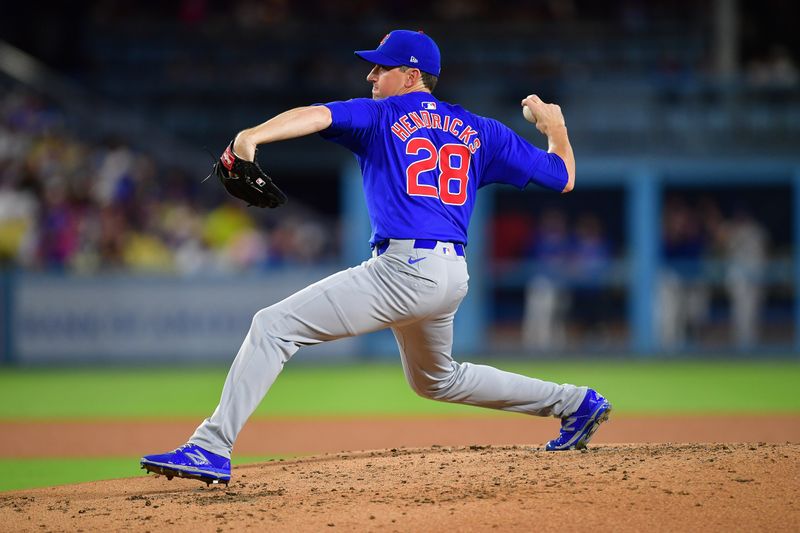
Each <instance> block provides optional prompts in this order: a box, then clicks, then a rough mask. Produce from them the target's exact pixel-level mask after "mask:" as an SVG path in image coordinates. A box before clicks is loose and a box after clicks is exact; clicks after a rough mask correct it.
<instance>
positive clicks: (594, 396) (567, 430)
mask: <svg viewBox="0 0 800 533" xmlns="http://www.w3.org/2000/svg"><path fill="white" fill-rule="evenodd" d="M609 414H611V404H610V403H609V402H608V400H606V399H605V398H603V397H602V396H601V395H600V394H598V393H597V391H594V390H592V389H589V390H587V391H586V397H584V399H583V401H582V402H581V405H580V407H578V410H577V411H575V412H574V413H572V414H571V415H570V416H565V417H564V418H562V419H561V434H560V435H559V436H558V438H556V439H553V440H551V441H550V442H548V443H547V446H546V447H545V449H546V450H547V451H549V452H554V451H560V450H582V449H583V448H586V445H587V444H589V441H590V440H591V438H592V435H594V432H595V431H597V428H599V427H600V424H602V423H603V422H605V421H606V420H608V415H609Z"/></svg>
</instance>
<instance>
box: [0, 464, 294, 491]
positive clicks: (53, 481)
mask: <svg viewBox="0 0 800 533" xmlns="http://www.w3.org/2000/svg"><path fill="white" fill-rule="evenodd" d="M281 457H285V456H269V457H236V458H234V459H233V464H234V465H242V464H248V463H262V462H265V461H269V460H273V459H279V458H281ZM0 470H2V472H3V476H2V477H0V492H2V491H8V490H21V489H32V488H36V487H50V486H55V485H67V484H72V483H82V482H84V481H98V480H101V479H119V478H126V477H137V476H144V475H145V472H144V470H142V469H140V468H139V458H138V457H104V458H89V459H0Z"/></svg>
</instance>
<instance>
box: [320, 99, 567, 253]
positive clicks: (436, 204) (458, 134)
mask: <svg viewBox="0 0 800 533" xmlns="http://www.w3.org/2000/svg"><path fill="white" fill-rule="evenodd" d="M325 105H326V106H327V107H328V109H330V111H331V115H332V117H333V122H332V123H331V125H330V127H328V128H327V129H325V130H323V131H322V132H320V134H321V135H322V136H323V137H324V138H326V139H328V140H330V141H333V142H335V143H338V144H341V145H343V146H345V147H347V148H348V149H350V150H351V151H352V152H353V153H354V154H355V156H356V158H357V159H358V163H359V165H360V166H361V173H362V175H363V177H364V196H365V197H366V201H367V209H368V211H369V217H370V222H371V223H372V236H371V238H370V244H371V245H375V243H377V242H381V241H383V240H385V239H432V240H438V241H451V242H460V243H464V244H466V243H467V227H468V226H469V219H470V216H471V215H472V209H473V207H474V206H475V197H476V193H477V191H478V189H479V188H481V187H483V186H485V185H488V184H490V183H508V184H511V185H515V186H517V187H519V188H520V189H521V188H524V187H525V186H526V185H527V184H528V183H530V182H534V183H536V184H538V185H541V186H543V187H546V188H548V189H553V190H556V191H561V190H563V189H564V186H565V185H566V183H567V179H568V176H567V169H566V166H565V165H564V161H563V160H562V159H561V158H560V157H558V156H557V155H555V154H550V153H547V152H545V151H544V150H541V149H539V148H537V147H535V146H533V145H531V144H530V143H528V142H527V141H525V140H524V139H523V138H522V137H520V136H519V135H517V134H516V133H514V132H513V131H512V130H511V129H509V128H508V127H507V126H504V125H503V124H501V123H500V122H498V121H496V120H493V119H489V118H486V117H481V116H478V115H475V114H473V113H470V112H469V111H467V110H466V109H464V108H462V107H460V106H457V105H452V104H448V103H446V102H442V101H440V100H439V99H437V98H436V97H434V96H433V95H432V94H430V93H427V92H414V93H409V94H405V95H402V96H392V97H390V98H386V99H383V100H370V99H368V98H356V99H353V100H348V101H346V102H331V103H328V104H325Z"/></svg>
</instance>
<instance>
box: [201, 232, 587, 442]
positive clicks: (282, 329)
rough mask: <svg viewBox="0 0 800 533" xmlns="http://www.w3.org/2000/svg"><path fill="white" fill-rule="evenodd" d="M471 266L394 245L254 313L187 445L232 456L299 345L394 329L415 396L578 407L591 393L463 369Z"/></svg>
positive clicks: (567, 409) (446, 255)
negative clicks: (460, 329) (459, 358)
mask: <svg viewBox="0 0 800 533" xmlns="http://www.w3.org/2000/svg"><path fill="white" fill-rule="evenodd" d="M468 279H469V275H468V274H467V263H466V260H465V258H464V257H460V256H458V255H457V254H456V251H455V249H454V246H453V244H452V243H444V242H440V243H438V244H437V245H436V247H435V248H434V249H432V250H428V249H419V248H414V241H413V240H392V241H391V242H390V245H389V247H388V249H387V250H386V252H385V253H383V254H382V255H380V256H377V257H373V258H372V259H369V260H368V261H365V262H364V263H361V264H360V265H358V266H356V267H353V268H349V269H347V270H343V271H341V272H338V273H336V274H334V275H332V276H330V277H328V278H325V279H323V280H322V281H319V282H317V283H314V284H313V285H310V286H308V287H306V288H305V289H303V290H301V291H299V292H297V293H295V294H293V295H292V296H290V297H288V298H286V299H285V300H283V301H281V302H278V303H276V304H275V305H272V306H270V307H267V308H266V309H262V310H261V311H259V312H258V313H256V315H255V317H254V318H253V322H252V324H251V326H250V331H249V332H248V333H247V337H245V339H244V342H243V343H242V347H241V348H240V349H239V353H238V354H237V356H236V359H235V360H234V361H233V365H232V366H231V369H230V372H229V373H228V377H227V379H226V380H225V386H224V387H223V389H222V398H221V399H220V402H219V405H218V406H217V408H216V410H215V411H214V413H213V414H212V415H211V417H210V418H207V419H206V420H205V421H203V423H202V424H200V426H199V427H198V428H197V430H196V431H195V433H194V435H192V437H191V438H190V439H189V442H191V443H193V444H196V445H198V446H200V447H202V448H205V449H207V450H209V451H211V452H213V453H216V454H219V455H222V456H225V457H230V454H231V450H232V449H233V444H234V442H235V441H236V437H237V436H238V435H239V432H240V431H241V429H242V427H243V426H244V424H245V422H246V421H247V419H248V418H249V417H250V415H251V414H252V413H253V411H254V410H255V409H256V407H258V404H259V403H261V400H262V399H263V398H264V396H265V395H266V393H267V391H268V390H269V388H270V387H271V386H272V384H273V383H274V382H275V379H276V378H277V377H278V374H280V372H281V370H282V369H283V365H284V364H285V363H286V362H287V361H288V360H289V359H290V358H291V357H292V355H294V353H295V352H296V351H297V350H298V349H299V348H301V347H303V346H311V345H314V344H319V343H321V342H325V341H330V340H335V339H340V338H343V337H351V336H354V335H360V334H362V333H369V332H371V331H377V330H380V329H384V328H387V327H391V328H392V331H393V332H394V335H395V338H396V339H397V345H398V347H399V348H400V356H401V360H402V363H403V371H404V372H405V376H406V379H407V380H408V383H409V384H410V385H411V388H412V389H414V391H415V392H417V393H418V394H419V395H421V396H424V397H426V398H431V399H434V400H440V401H445V402H456V403H464V404H469V405H476V406H480V407H489V408H492V409H502V410H504V411H515V412H519V413H526V414H530V415H538V416H550V415H552V416H557V417H562V416H567V415H570V414H572V413H573V412H574V411H575V410H577V408H578V406H579V405H580V403H581V401H583V397H584V396H585V394H586V390H587V389H586V387H576V386H574V385H568V384H565V385H558V384H556V383H550V382H547V381H541V380H538V379H534V378H529V377H525V376H521V375H518V374H512V373H509V372H504V371H502V370H498V369H496V368H493V367H490V366H484V365H475V364H471V363H458V362H456V361H454V360H453V358H452V356H451V354H450V351H451V349H452V345H453V317H454V316H455V313H456V310H457V309H458V306H459V304H460V303H461V300H462V299H463V298H464V296H466V294H467V281H468Z"/></svg>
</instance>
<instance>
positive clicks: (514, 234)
mask: <svg viewBox="0 0 800 533" xmlns="http://www.w3.org/2000/svg"><path fill="white" fill-rule="evenodd" d="M797 20H798V8H797V4H796V3H794V2H788V1H785V2H784V1H777V0H762V1H758V2H756V1H754V0H738V1H737V0H702V1H697V2H682V1H666V0H653V1H644V0H614V1H610V2H600V3H598V2H591V1H585V0H564V1H559V0H551V1H528V2H526V1H521V0H509V1H504V2H499V3H498V2H490V1H488V0H427V1H417V0H406V1H405V2H400V3H391V4H390V3H385V4H383V3H378V2H372V1H363V0H349V1H343V2H327V1H294V2H290V1H288V0H266V1H256V0H238V1H222V0H217V1H215V0H181V1H176V2H151V1H145V2H142V1H116V2H111V1H85V2H28V3H25V2H22V3H12V4H9V5H5V6H4V7H3V15H2V18H1V19H0V266H1V270H0V309H1V310H2V311H1V312H2V315H1V316H2V319H0V361H2V362H4V363H6V364H8V365H23V366H24V365H37V364H45V363H47V364H49V363H56V362H57V363H63V364H71V363H86V362H101V363H137V364H138V363H156V362H159V363H163V362H168V363H176V362H180V361H185V362H190V361H191V362H196V361H206V362H214V361H216V362H227V361H229V360H230V359H231V358H232V357H233V355H234V354H235V352H236V350H237V349H238V346H239V343H240V342H241V339H242V338H243V335H244V334H245V332H246V330H247V327H248V325H249V321H250V317H251V316H252V314H253V312H255V311H256V310H257V309H259V308H261V307H265V306H267V305H269V304H271V303H273V302H275V301H277V300H278V299H279V298H282V297H284V296H286V295H288V294H291V293H292V292H294V291H295V290H297V289H299V288H302V287H303V286H305V285H307V284H308V283H310V282H313V281H315V280H317V279H320V278H321V277H323V276H325V275H327V274H329V273H332V272H334V271H336V270H338V269H340V268H343V267H346V266H348V265H352V264H354V263H357V262H360V261H362V260H364V259H365V258H366V257H368V254H369V249H368V245H367V240H368V237H369V228H368V224H367V219H366V213H365V211H364V209H365V208H364V203H363V199H362V197H361V195H362V193H361V189H360V181H359V179H360V178H359V173H358V169H357V167H356V166H355V162H354V161H353V159H352V157H351V156H350V154H349V153H347V152H346V151H344V150H343V149H340V148H338V147H335V146H333V145H330V144H329V143H325V142H322V141H321V140H320V139H316V138H310V139H303V140H297V141H292V142H287V143H282V144H279V145H272V146H266V147H264V148H263V149H262V150H261V152H260V154H259V159H260V161H261V163H262V165H263V166H264V168H265V169H267V171H268V172H269V173H271V174H273V175H274V176H275V178H276V179H277V181H278V182H279V183H280V184H281V186H282V187H283V188H284V189H285V190H286V191H287V193H288V194H289V197H290V202H289V204H288V205H287V206H286V207H285V208H282V209H280V210H276V211H259V210H256V209H248V208H245V207H243V206H242V205H239V204H238V203H236V202H233V201H231V200H229V199H228V198H226V197H225V194H224V192H223V191H222V188H221V187H219V184H218V183H216V182H215V181H211V180H209V181H208V182H205V183H201V180H202V179H203V178H204V177H205V176H206V174H207V173H208V171H209V168H210V160H211V158H210V157H209V155H208V154H207V153H206V152H205V151H204V148H207V149H208V150H210V152H211V153H213V154H215V155H216V154H218V153H220V152H221V151H222V150H223V148H224V146H225V145H226V143H227V142H228V141H229V140H230V138H231V137H232V136H233V135H234V134H235V133H236V132H237V131H239V130H240V129H243V128H245V127H248V126H251V125H254V124H256V123H259V122H261V121H263V120H265V119H267V118H269V117H271V116H273V115H274V114H276V113H278V112H280V111H282V110H284V109H286V108H289V107H293V106H298V105H307V104H310V103H314V102H324V101H331V100H337V99H347V98H352V97H357V96H366V95H368V94H369V92H368V88H369V86H368V84H367V83H366V82H365V80H364V78H365V76H366V74H367V71H368V68H369V66H368V65H366V64H364V63H363V62H361V61H360V60H358V59H357V58H356V57H355V56H353V54H352V51H353V50H357V49H365V48H371V47H373V46H374V45H375V44H376V43H377V42H378V40H379V39H380V38H381V37H382V36H383V35H384V34H385V33H387V32H388V31H389V30H391V29H393V28H410V29H418V28H420V29H424V30H425V31H426V32H427V33H429V34H430V35H431V36H432V37H433V38H434V39H436V40H437V41H438V43H439V44H440V47H441V50H442V55H443V72H442V76H441V79H440V83H439V87H438V88H437V94H438V96H439V97H440V98H442V99H444V100H448V101H452V102H456V103H460V104H462V105H464V106H465V107H467V108H469V109H471V110H473V111H474V112H477V113H480V114H485V115H489V116H493V117H495V118H498V119H500V120H501V121H503V122H504V123H506V124H508V125H509V126H511V127H512V128H514V129H515V130H517V131H518V132H520V133H521V134H523V135H524V136H525V137H526V138H528V139H529V140H531V141H532V142H534V143H535V144H538V145H540V146H542V142H543V138H542V137H541V136H540V135H539V134H538V132H536V131H535V129H534V128H532V127H531V126H530V125H529V124H527V123H526V122H524V120H523V118H522V116H521V114H520V112H519V101H520V99H521V98H522V97H524V96H525V95H527V94H529V93H537V94H539V95H540V96H542V98H543V99H545V100H546V101H553V102H557V103H559V104H560V105H561V106H562V108H563V109H564V113H565V116H566V119H567V124H568V126H569V129H570V136H571V138H572V140H573V145H574V149H575V153H576V157H577V161H578V179H577V187H576V191H575V192H573V193H571V194H570V195H568V196H565V197H561V196H558V195H553V194H546V193H544V192H542V191H538V190H535V189H534V188H533V187H531V188H529V189H528V190H526V191H525V192H523V193H520V192H518V191H516V190H513V189H506V188H501V187H493V188H489V189H486V190H483V191H482V196H481V197H480V199H479V201H478V207H477V213H476V216H475V218H474V219H473V222H472V226H471V228H470V238H471V241H470V245H469V248H468V256H469V262H470V271H471V287H470V295H469V297H468V298H467V299H466V300H465V302H464V304H463V305H462V309H461V311H460V314H459V316H458V318H457V325H456V332H457V342H456V350H455V355H456V357H457V358H458V357H469V356H474V355H478V356H481V357H490V356H504V357H507V358H515V357H516V358H541V357H551V356H553V355H554V354H561V355H571V354H577V355H580V356H581V357H587V356H590V357H605V356H619V355H621V354H635V355H643V356H667V355H676V354H678V355H709V354H717V355H724V356H733V355H736V356H738V355H740V354H744V355H746V356H753V357H763V356H765V355H769V356H781V357H790V358H791V357H795V355H796V354H797V353H798V348H800V298H798V294H797V291H798V287H800V216H799V214H800V67H798V61H800V33H798V32H797V30H796V28H795V25H796V22H797ZM395 353H396V348H395V345H394V340H393V338H392V337H391V335H389V334H387V333H385V332H384V333H381V334H375V335H371V336H367V337H363V338H359V339H352V340H347V341H339V342H336V343H331V344H328V345H325V346H320V347H315V348H313V349H309V350H305V351H303V352H301V354H300V357H299V358H300V359H303V360H314V359H316V358H319V359H320V360H326V361H327V360H334V361H335V360H357V361H358V360H366V359H380V358H393V357H395ZM220 381H221V378H220Z"/></svg>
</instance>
